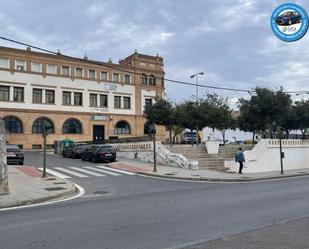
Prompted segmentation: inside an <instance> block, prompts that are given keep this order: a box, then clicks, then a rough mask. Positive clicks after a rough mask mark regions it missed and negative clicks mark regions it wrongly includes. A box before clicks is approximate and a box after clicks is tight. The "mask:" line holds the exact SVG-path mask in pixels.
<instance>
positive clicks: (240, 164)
mask: <svg viewBox="0 0 309 249" xmlns="http://www.w3.org/2000/svg"><path fill="white" fill-rule="evenodd" d="M238 163H239V171H238V173H239V174H241V173H242V169H243V167H244V162H242V161H238Z"/></svg>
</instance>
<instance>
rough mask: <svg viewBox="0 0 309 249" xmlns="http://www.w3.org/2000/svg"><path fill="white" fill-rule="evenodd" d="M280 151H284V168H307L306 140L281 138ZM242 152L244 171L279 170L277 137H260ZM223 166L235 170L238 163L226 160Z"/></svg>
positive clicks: (307, 150)
mask: <svg viewBox="0 0 309 249" xmlns="http://www.w3.org/2000/svg"><path fill="white" fill-rule="evenodd" d="M282 151H283V152H284V153H285V158H284V159H283V169H284V170H295V169H302V168H309V141H308V140H296V139H289V140H285V139H283V140H282ZM244 154H245V159H246V162H245V168H244V169H243V172H244V173H259V172H270V171H280V170H281V166H280V149H279V140H278V139H262V140H260V141H259V143H258V144H257V145H256V146H255V147H254V148H253V149H252V150H251V151H245V153H244ZM225 166H226V167H229V168H232V170H235V171H236V170H237V169H238V164H235V163H234V162H231V161H229V162H226V163H225Z"/></svg>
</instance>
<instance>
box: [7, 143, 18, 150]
mask: <svg viewBox="0 0 309 249" xmlns="http://www.w3.org/2000/svg"><path fill="white" fill-rule="evenodd" d="M6 150H7V151H8V150H10V151H16V150H20V148H19V147H18V146H17V145H13V144H8V145H7V146H6Z"/></svg>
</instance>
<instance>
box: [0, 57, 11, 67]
mask: <svg viewBox="0 0 309 249" xmlns="http://www.w3.org/2000/svg"><path fill="white" fill-rule="evenodd" d="M0 67H2V68H9V67H10V65H9V59H5V58H0Z"/></svg>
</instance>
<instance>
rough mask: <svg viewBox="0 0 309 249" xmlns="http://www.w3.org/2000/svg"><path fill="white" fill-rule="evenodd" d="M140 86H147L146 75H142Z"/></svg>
mask: <svg viewBox="0 0 309 249" xmlns="http://www.w3.org/2000/svg"><path fill="white" fill-rule="evenodd" d="M142 84H143V85H147V75H146V74H142Z"/></svg>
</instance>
